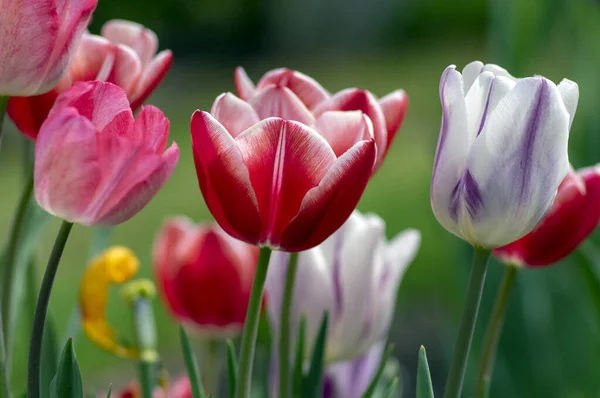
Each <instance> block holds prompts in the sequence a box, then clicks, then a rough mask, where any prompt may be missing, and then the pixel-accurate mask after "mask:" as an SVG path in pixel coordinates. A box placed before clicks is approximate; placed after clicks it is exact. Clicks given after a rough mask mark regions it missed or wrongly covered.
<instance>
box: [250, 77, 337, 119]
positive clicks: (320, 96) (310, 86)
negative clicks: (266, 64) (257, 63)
mask: <svg viewBox="0 0 600 398" xmlns="http://www.w3.org/2000/svg"><path fill="white" fill-rule="evenodd" d="M271 84H275V85H277V86H282V87H287V88H289V89H290V90H292V91H293V92H294V94H296V95H297V96H298V98H300V100H301V101H302V102H303V103H304V105H306V107H307V108H308V109H311V110H313V109H314V108H315V107H316V106H317V105H319V104H320V103H321V102H323V101H325V100H326V99H328V98H329V93H328V92H327V90H325V89H324V88H323V87H322V86H321V85H320V84H319V83H318V82H317V81H316V80H315V79H313V78H312V77H309V76H307V75H305V74H304V73H300V72H297V71H293V70H290V69H286V68H281V69H275V70H272V71H270V72H267V73H266V74H265V75H264V76H263V77H262V79H260V81H259V82H258V85H257V86H256V88H257V90H262V89H263V88H265V87H267V86H269V85H271Z"/></svg>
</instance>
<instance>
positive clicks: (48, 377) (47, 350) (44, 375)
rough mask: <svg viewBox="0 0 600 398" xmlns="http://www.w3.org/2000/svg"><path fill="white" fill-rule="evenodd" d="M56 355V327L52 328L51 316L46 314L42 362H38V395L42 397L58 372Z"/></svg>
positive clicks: (46, 393)
mask: <svg viewBox="0 0 600 398" xmlns="http://www.w3.org/2000/svg"><path fill="white" fill-rule="evenodd" d="M58 355H59V354H58V343H57V341H56V329H55V328H54V322H53V321H52V317H50V316H49V315H47V317H46V324H45V326H44V335H43V336H42V360H41V361H42V362H41V364H40V365H41V366H40V367H41V370H40V377H41V381H40V396H41V397H42V398H47V397H48V396H49V392H50V385H51V384H52V380H53V378H54V376H55V375H56V373H57V372H58Z"/></svg>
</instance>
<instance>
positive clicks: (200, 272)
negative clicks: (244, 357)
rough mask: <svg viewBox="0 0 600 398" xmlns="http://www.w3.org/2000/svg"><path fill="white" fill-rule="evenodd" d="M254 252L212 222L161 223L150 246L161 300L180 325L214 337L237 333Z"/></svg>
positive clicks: (247, 294) (180, 220) (175, 220)
mask: <svg viewBox="0 0 600 398" xmlns="http://www.w3.org/2000/svg"><path fill="white" fill-rule="evenodd" d="M257 258H258V249H257V248H256V247H254V246H250V245H248V244H246V243H243V242H241V241H239V240H237V239H234V238H232V237H230V236H229V235H227V234H226V233H225V232H224V231H223V230H222V229H221V228H219V227H218V226H217V225H214V224H208V223H206V224H199V225H195V224H193V223H192V222H191V221H190V220H189V219H187V218H185V217H174V218H171V219H169V220H167V221H166V223H165V224H164V225H163V227H162V228H161V230H160V231H159V233H158V236H157V237H156V241H155V243H154V253H153V262H154V272H155V275H156V280H157V281H158V285H159V288H160V290H161V293H162V296H163V297H164V299H165V302H166V304H167V305H168V307H169V309H170V310H171V312H172V313H173V314H174V316H175V317H176V318H177V319H179V320H180V321H181V322H183V323H185V324H187V325H189V326H191V327H193V328H194V329H197V330H199V331H201V332H204V333H207V334H211V335H215V336H217V337H218V336H219V335H221V336H230V335H236V334H239V333H240V332H241V330H242V326H243V323H244V318H245V315H246V308H247V307H248V300H249V298H250V288H251V286H252V279H253V277H254V269H255V268H256V260H257Z"/></svg>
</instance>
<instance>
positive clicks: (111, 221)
mask: <svg viewBox="0 0 600 398" xmlns="http://www.w3.org/2000/svg"><path fill="white" fill-rule="evenodd" d="M157 158H158V159H157ZM178 160H179V147H178V146H177V144H175V143H173V144H172V145H171V147H170V148H169V149H167V150H166V151H165V153H164V154H163V155H162V156H158V155H155V154H154V153H144V150H139V152H137V156H136V157H135V158H133V159H130V160H129V161H128V162H125V163H123V165H127V166H128V167H127V168H125V167H120V169H121V170H122V173H124V174H125V177H124V178H122V179H121V181H119V184H117V185H116V186H114V188H113V190H112V191H111V192H108V190H107V191H106V193H107V197H106V198H107V200H106V202H105V204H104V205H103V206H102V208H101V209H100V210H99V211H98V212H97V213H96V216H97V217H98V218H97V221H95V222H94V224H97V225H109V226H110V225H117V224H120V223H122V222H125V221H127V220H129V219H130V218H131V217H133V216H134V215H136V214H137V213H138V212H139V211H140V210H142V209H143V208H144V207H145V206H146V205H147V204H148V203H150V201H151V200H152V199H153V198H154V196H156V194H157V193H158V191H160V189H161V188H162V187H163V186H164V184H165V183H166V182H167V180H168V179H169V177H171V174H173V170H175V166H176V165H177V161H178ZM113 178H115V180H117V181H118V176H117V175H113ZM110 185H113V184H110Z"/></svg>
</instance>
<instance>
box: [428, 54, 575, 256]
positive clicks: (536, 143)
mask: <svg viewBox="0 0 600 398" xmlns="http://www.w3.org/2000/svg"><path fill="white" fill-rule="evenodd" d="M440 98H441V101H442V127H441V131H440V136H439V140H438V146H437V152H436V155H435V162H434V165H433V178H432V181H431V206H432V208H433V212H434V214H435V217H436V218H437V220H438V221H439V222H440V224H442V226H443V227H444V228H446V229H447V230H448V231H450V232H451V233H453V234H455V235H456V236H458V237H460V238H462V239H464V240H465V241H467V242H469V243H470V244H472V245H476V246H480V247H484V248H490V249H491V248H494V247H499V246H502V245H505V244H507V243H510V242H513V241H515V240H516V239H519V238H521V237H522V236H524V235H525V234H527V233H528V232H529V231H531V230H532V229H533V228H534V227H535V226H536V224H537V223H538V222H539V221H540V219H541V218H542V216H543V215H544V214H545V213H546V212H547V211H548V209H549V208H550V206H551V205H552V202H553V200H554V197H555V195H556V191H557V189H558V186H559V185H560V183H561V181H562V180H563V178H564V177H565V175H566V174H567V171H568V170H569V161H568V155H567V141H568V135H569V128H570V124H571V122H572V119H573V116H574V115H575V109H576V107H577V99H578V88H577V85H576V84H575V83H573V82H571V81H569V80H567V79H565V80H563V81H562V82H561V83H560V84H559V85H558V86H556V85H555V84H554V83H552V82H551V81H550V80H548V79H545V78H543V77H540V76H536V77H528V78H524V79H515V78H513V77H512V76H510V75H509V74H508V72H507V71H505V70H504V69H502V68H500V67H498V66H496V65H485V66H484V65H483V64H482V63H481V62H473V63H471V64H469V65H467V66H466V67H465V68H464V69H463V72H462V74H461V73H459V72H458V71H456V69H455V67H454V66H449V67H448V68H446V70H445V71H444V73H443V75H442V78H441V82H440Z"/></svg>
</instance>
